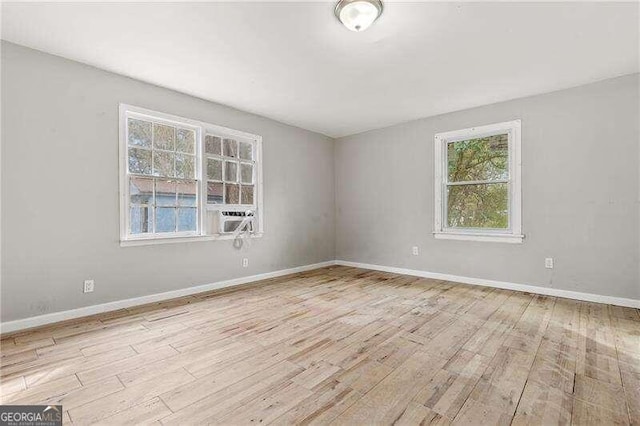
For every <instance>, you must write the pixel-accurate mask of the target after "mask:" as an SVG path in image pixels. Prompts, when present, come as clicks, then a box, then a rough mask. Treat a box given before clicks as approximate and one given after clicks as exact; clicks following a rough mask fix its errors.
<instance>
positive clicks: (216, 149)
mask: <svg viewBox="0 0 640 426" xmlns="http://www.w3.org/2000/svg"><path fill="white" fill-rule="evenodd" d="M221 144H222V139H220V138H219V137H217V136H212V135H207V136H205V138H204V152H206V153H207V154H214V155H222V145H221Z"/></svg>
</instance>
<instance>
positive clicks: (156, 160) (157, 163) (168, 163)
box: [153, 151, 175, 177]
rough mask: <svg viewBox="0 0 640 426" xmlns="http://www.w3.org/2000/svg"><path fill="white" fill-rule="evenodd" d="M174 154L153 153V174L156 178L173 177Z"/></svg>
mask: <svg viewBox="0 0 640 426" xmlns="http://www.w3.org/2000/svg"><path fill="white" fill-rule="evenodd" d="M174 160H175V154H174V153H173V152H164V151H155V152H154V153H153V174H154V175H156V176H164V177H173V176H174V174H175V169H174Z"/></svg>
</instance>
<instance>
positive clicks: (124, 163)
mask: <svg viewBox="0 0 640 426" xmlns="http://www.w3.org/2000/svg"><path fill="white" fill-rule="evenodd" d="M129 117H134V118H140V119H143V120H145V119H146V120H149V121H153V122H161V123H165V124H168V125H172V126H178V127H182V128H188V129H192V130H194V131H195V133H196V141H195V143H196V147H195V148H196V165H195V169H196V177H195V180H196V181H197V194H198V195H197V211H198V219H197V220H198V222H197V223H198V228H197V231H195V232H194V231H190V232H172V233H145V234H130V233H129V220H130V217H129V205H130V204H129V173H128V138H127V136H128V134H127V132H128V126H127V121H128V118H129ZM119 119H120V123H119V128H120V132H119V157H120V246H122V247H128V246H140V245H150V244H166V243H178V242H189V241H211V240H230V239H233V238H234V236H233V235H226V234H224V235H220V234H217V233H216V232H215V231H209V232H207V231H208V230H207V223H206V222H207V214H208V211H210V210H234V209H238V208H240V207H241V208H243V209H245V210H246V209H247V207H248V206H247V205H235V206H229V205H225V204H218V205H215V206H214V207H212V205H208V204H207V187H206V184H207V179H206V176H205V170H206V169H205V160H206V155H205V154H204V136H205V134H206V133H207V132H208V131H209V132H215V133H216V134H220V135H224V136H226V137H231V138H238V139H242V140H243V141H251V142H252V144H254V155H255V167H254V180H255V182H254V185H255V189H254V205H253V206H254V208H255V209H256V210H257V217H256V219H257V220H256V222H257V223H256V228H255V230H256V232H254V233H253V234H252V237H253V238H256V237H261V236H262V234H263V229H264V228H263V225H264V223H263V214H262V211H263V185H262V179H263V177H262V137H261V136H259V135H254V134H251V133H247V132H242V131H239V130H234V129H229V128H226V127H222V126H218V125H214V124H210V123H205V122H202V121H197V120H191V119H188V118H184V117H179V116H176V115H171V114H166V113H163V112H158V111H153V110H149V109H146V108H140V107H137V106H133V105H127V104H120V105H119ZM150 177H153V176H150ZM227 207H229V208H227Z"/></svg>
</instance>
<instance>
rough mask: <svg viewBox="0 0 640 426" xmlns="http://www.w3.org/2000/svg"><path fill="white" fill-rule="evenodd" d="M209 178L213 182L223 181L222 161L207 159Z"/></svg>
mask: <svg viewBox="0 0 640 426" xmlns="http://www.w3.org/2000/svg"><path fill="white" fill-rule="evenodd" d="M207 177H208V178H209V179H211V180H222V160H215V159H213V158H207Z"/></svg>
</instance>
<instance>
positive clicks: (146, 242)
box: [120, 232, 263, 247]
mask: <svg viewBox="0 0 640 426" xmlns="http://www.w3.org/2000/svg"><path fill="white" fill-rule="evenodd" d="M262 235H263V233H262V232H260V233H257V234H252V235H251V238H261V237H262ZM233 239H234V236H233V235H227V234H225V235H193V236H188V237H184V236H180V237H161V238H135V239H130V240H121V241H120V247H136V246H152V245H158V244H174V243H193V242H198V241H226V240H233Z"/></svg>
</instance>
